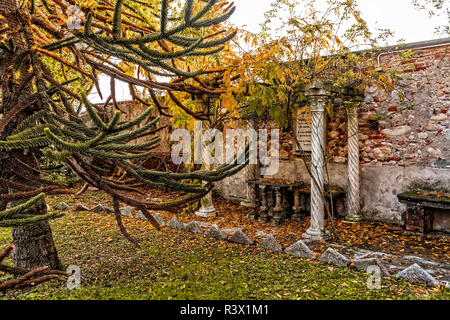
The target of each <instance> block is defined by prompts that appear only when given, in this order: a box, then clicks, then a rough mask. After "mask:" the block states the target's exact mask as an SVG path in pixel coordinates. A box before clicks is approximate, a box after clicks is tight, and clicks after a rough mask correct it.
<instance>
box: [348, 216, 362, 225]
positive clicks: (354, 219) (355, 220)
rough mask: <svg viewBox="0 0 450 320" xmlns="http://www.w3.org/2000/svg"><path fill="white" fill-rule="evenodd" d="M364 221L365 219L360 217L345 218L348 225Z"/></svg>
mask: <svg viewBox="0 0 450 320" xmlns="http://www.w3.org/2000/svg"><path fill="white" fill-rule="evenodd" d="M363 221H364V217H363V216H360V215H348V216H346V217H345V218H344V222H347V223H361V222H363Z"/></svg>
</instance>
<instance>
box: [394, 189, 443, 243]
mask: <svg viewBox="0 0 450 320" xmlns="http://www.w3.org/2000/svg"><path fill="white" fill-rule="evenodd" d="M397 198H398V199H399V201H400V202H401V203H404V204H406V217H405V229H406V230H408V231H417V232H420V233H422V234H425V233H428V232H430V231H432V230H433V218H434V214H435V213H436V212H439V213H445V214H450V195H448V194H439V193H427V192H421V191H408V192H404V193H401V194H399V195H397Z"/></svg>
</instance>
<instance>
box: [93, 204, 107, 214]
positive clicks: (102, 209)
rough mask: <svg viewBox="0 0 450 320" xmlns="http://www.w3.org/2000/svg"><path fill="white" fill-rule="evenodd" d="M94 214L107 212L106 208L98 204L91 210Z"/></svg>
mask: <svg viewBox="0 0 450 320" xmlns="http://www.w3.org/2000/svg"><path fill="white" fill-rule="evenodd" d="M91 211H92V212H105V211H106V210H105V207H104V206H103V205H102V204H100V203H99V204H97V205H96V206H95V207H93V208H92V209H91Z"/></svg>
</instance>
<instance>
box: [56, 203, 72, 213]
mask: <svg viewBox="0 0 450 320" xmlns="http://www.w3.org/2000/svg"><path fill="white" fill-rule="evenodd" d="M53 209H55V210H59V211H67V210H70V209H71V208H70V206H69V205H68V204H67V203H65V202H60V203H58V204H57V205H56V206H54V207H53Z"/></svg>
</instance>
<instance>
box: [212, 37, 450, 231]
mask: <svg viewBox="0 0 450 320" xmlns="http://www.w3.org/2000/svg"><path fill="white" fill-rule="evenodd" d="M408 50H411V51H412V55H411V56H410V57H409V58H408V59H407V60H402V61H400V59H399V57H400V55H402V54H403V53H404V52H406V51H408ZM376 59H377V61H378V64H379V66H380V67H381V68H396V69H398V70H402V71H403V72H404V73H403V74H402V78H403V80H401V81H400V83H399V86H398V87H399V89H397V90H394V91H393V92H392V93H388V92H386V91H384V90H382V89H379V88H378V87H369V88H367V89H366V94H365V101H364V102H365V108H364V110H362V111H361V112H360V114H359V131H360V134H359V149H360V163H361V186H360V194H361V208H362V212H361V213H362V214H363V215H364V216H365V218H367V219H374V220H381V221H385V222H391V223H399V224H400V223H403V215H404V212H405V210H406V207H405V205H404V204H401V203H400V202H399V201H398V199H397V194H399V193H402V192H405V191H408V190H410V189H413V188H416V189H417V188H418V189H425V190H426V189H430V190H433V191H440V192H450V163H449V161H450V38H446V39H440V40H433V41H426V42H419V43H414V44H409V45H405V46H403V47H400V49H399V48H392V49H391V50H383V51H381V52H379V53H377V56H376ZM400 88H401V92H402V93H403V94H404V96H405V101H403V102H402V101H400V98H399V95H398V93H399V90H400ZM346 120H347V115H346V113H345V111H343V112H339V111H335V114H333V117H329V119H328V121H327V146H328V153H329V156H330V163H329V175H330V182H331V183H332V184H336V185H338V186H340V187H342V188H344V189H345V188H346V187H347V164H346V162H347V121H346ZM293 121H295V119H293ZM256 122H257V124H256V127H257V128H274V127H275V125H274V123H273V122H272V121H270V120H268V119H264V118H259V119H257V121H256ZM292 127H293V126H292ZM293 134H295V131H294V129H288V130H283V129H281V134H280V139H281V141H280V147H281V150H280V168H279V171H278V173H277V174H276V175H275V176H273V178H279V179H290V180H291V179H296V180H300V181H305V182H308V181H309V180H310V178H309V176H308V173H307V171H306V170H305V168H304V165H303V163H302V161H301V159H299V158H297V157H296V156H295V152H294V151H295V148H294V139H293ZM245 181H246V171H243V172H241V173H240V174H238V175H235V176H233V177H230V178H227V179H226V180H225V181H223V182H221V183H219V184H218V189H219V190H220V191H221V192H222V193H223V195H224V196H226V197H227V196H228V197H237V198H245V196H246V188H245V187H243V186H245ZM343 212H345V210H343ZM433 229H436V230H444V231H447V232H450V215H449V214H443V215H439V214H438V215H436V217H435V219H434V226H433Z"/></svg>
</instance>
